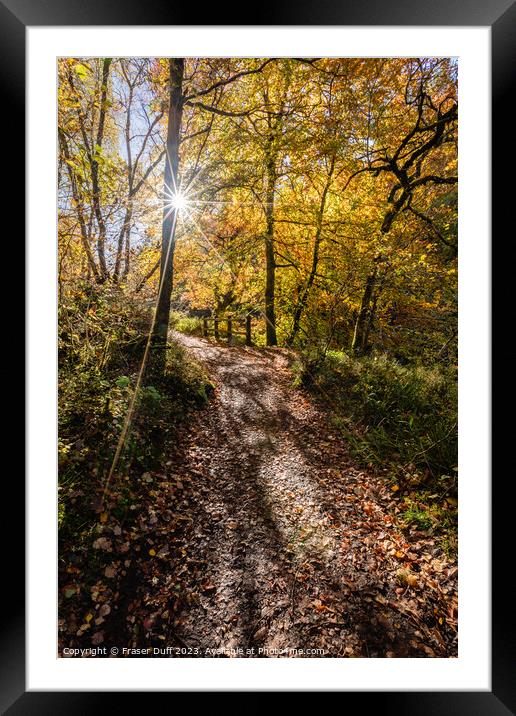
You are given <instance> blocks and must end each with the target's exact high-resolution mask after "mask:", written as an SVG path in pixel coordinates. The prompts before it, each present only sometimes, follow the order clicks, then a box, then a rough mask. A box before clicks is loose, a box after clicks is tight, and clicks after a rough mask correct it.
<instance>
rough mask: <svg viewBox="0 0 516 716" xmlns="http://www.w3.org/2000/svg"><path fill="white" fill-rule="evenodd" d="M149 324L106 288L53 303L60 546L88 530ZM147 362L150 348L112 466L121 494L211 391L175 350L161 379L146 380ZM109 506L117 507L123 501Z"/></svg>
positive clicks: (143, 313) (142, 312) (155, 462)
mask: <svg viewBox="0 0 516 716" xmlns="http://www.w3.org/2000/svg"><path fill="white" fill-rule="evenodd" d="M150 320H151V319H150V315H149V313H148V312H147V310H146V309H144V308H142V307H141V306H139V305H138V304H135V303H133V302H132V301H131V300H129V299H128V298H127V297H125V296H124V295H123V294H122V292H121V291H119V290H118V289H117V288H116V287H113V286H106V287H97V286H95V287H92V286H89V285H84V286H82V287H79V288H78V289H77V290H76V291H75V292H74V293H72V294H70V293H69V294H67V295H66V296H62V297H61V301H60V310H59V411H58V417H59V442H58V464H59V472H58V477H59V480H58V481H59V487H58V492H59V500H58V504H59V510H58V519H59V529H60V535H61V537H62V538H63V539H64V540H67V541H69V540H74V541H76V542H80V540H81V539H82V536H84V535H83V532H84V531H85V530H86V531H87V530H88V529H89V523H90V519H89V518H90V517H92V516H93V513H92V512H91V506H92V504H93V505H94V504H95V502H96V501H98V496H99V494H100V493H101V492H102V490H103V487H104V485H105V480H106V476H107V474H108V471H109V467H110V465H111V462H112V460H113V456H114V454H115V450H116V446H117V443H118V440H119V438H120V435H121V433H122V430H123V426H124V421H125V419H126V416H127V413H128V410H129V406H130V404H131V400H132V398H133V395H134V391H135V386H136V381H137V376H138V371H139V368H140V364H141V360H142V357H143V352H144V349H145V343H146V334H147V333H148V330H149V327H150ZM152 361H153V349H151V352H150V359H149V367H148V369H147V370H146V373H145V375H144V378H143V381H142V384H141V386H140V390H139V392H138V395H137V396H136V401H135V409H134V414H133V419H132V421H131V425H130V429H129V431H128V434H127V438H126V441H125V444H124V449H123V451H122V453H121V457H120V462H119V466H118V468H117V474H120V475H122V476H124V483H123V485H124V487H123V489H125V490H126V491H127V489H128V488H127V481H125V478H126V477H127V476H135V478H136V477H138V476H139V475H141V474H142V473H143V472H145V471H146V470H149V469H156V468H157V467H158V466H159V463H160V461H161V459H162V448H163V445H164V442H165V441H166V440H167V438H168V437H169V436H170V434H171V433H173V431H174V430H176V429H177V428H178V426H179V425H180V424H181V422H182V421H183V419H184V418H185V416H186V415H187V414H188V412H189V411H190V410H191V409H192V408H195V407H196V406H200V405H202V404H204V403H205V402H206V401H207V400H208V398H209V394H210V392H211V390H212V389H213V386H212V385H211V383H210V382H209V380H208V378H207V376H206V375H205V373H204V372H203V370H202V369H201V368H200V367H199V366H198V365H197V364H196V363H194V362H193V361H192V360H191V359H190V358H189V357H187V355H186V354H185V352H184V350H183V349H182V348H181V347H180V346H178V345H176V344H170V345H169V346H168V347H167V349H166V368H165V372H164V374H163V375H160V376H159V377H156V376H153V371H152ZM114 483H115V484H118V482H117V480H114ZM122 491H123V490H122ZM116 501H117V504H118V502H120V503H121V504H122V503H123V501H124V495H123V494H121V493H120V494H119V495H117V498H116Z"/></svg>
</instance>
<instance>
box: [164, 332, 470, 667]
mask: <svg viewBox="0 0 516 716" xmlns="http://www.w3.org/2000/svg"><path fill="white" fill-rule="evenodd" d="M174 338H175V339H176V340H178V341H179V342H180V343H181V344H182V345H183V346H184V347H185V348H186V349H187V350H188V351H189V352H190V353H191V354H192V355H193V356H194V357H195V358H196V359H197V360H199V361H201V362H203V363H204V364H205V365H206V366H207V368H208V370H209V372H210V374H211V376H212V379H213V381H214V382H215V384H216V394H215V398H214V399H213V400H212V402H211V404H210V405H209V407H208V408H207V409H206V410H204V411H201V412H200V414H199V416H198V420H197V424H196V426H195V427H194V429H193V432H192V433H191V434H190V436H189V441H188V445H187V446H185V449H184V451H183V454H184V464H183V465H181V466H179V467H178V468H177V470H176V472H177V476H176V477H177V479H179V480H182V482H181V488H182V489H184V491H185V494H187V497H186V502H187V503H188V505H189V509H190V511H191V512H190V514H191V517H192V520H191V522H190V529H189V530H187V537H186V540H187V541H186V542H185V543H184V555H185V556H186V557H187V560H188V564H189V567H188V569H186V568H185V569H184V570H183V572H184V573H183V575H182V578H183V579H184V580H185V582H186V584H188V585H189V590H190V592H189V593H190V598H189V600H188V601H189V604H188V606H186V605H184V606H183V607H182V608H181V609H180V610H179V611H178V613H177V615H176V618H175V620H174V625H173V631H174V634H175V638H176V640H177V641H178V643H181V644H183V645H184V646H188V647H189V648H190V649H193V650H194V655H199V656H211V655H212V653H213V652H212V651H210V650H221V651H223V652H224V654H225V655H227V656H276V655H277V656H287V655H289V654H290V655H297V656H330V657H331V656H334V657H336V656H349V657H353V656H354V657H375V656H379V657H384V656H386V657H427V656H430V657H431V656H440V657H442V656H456V653H457V643H456V638H455V637H456V635H455V630H454V628H453V626H451V625H452V624H453V622H454V619H455V616H456V615H455V613H454V607H453V604H454V603H455V596H454V595H455V589H456V569H454V568H453V566H452V565H451V564H449V563H448V562H447V561H446V559H445V558H444V557H443V555H442V553H440V551H439V549H438V548H437V547H436V546H435V544H434V542H433V540H432V539H431V537H429V536H425V535H422V534H420V533H419V534H418V533H416V534H415V535H413V536H412V537H411V538H410V542H407V539H408V538H407V537H406V536H403V535H402V534H401V533H400V532H399V531H398V530H397V529H396V528H395V527H394V526H393V520H392V516H391V511H390V510H389V506H390V505H391V506H392V503H393V500H395V499H397V497H396V496H395V495H394V494H393V493H392V492H391V490H390V488H389V486H388V485H386V484H385V482H384V481H383V480H382V479H381V478H379V477H376V476H374V475H372V474H369V473H366V472H364V471H362V470H360V469H358V468H357V467H356V466H355V465H354V464H353V461H352V460H351V459H350V457H349V455H348V454H347V452H346V447H345V444H344V442H343V440H342V438H340V437H339V436H338V434H337V431H336V430H335V429H334V428H333V427H332V424H331V420H330V419H329V416H328V415H327V413H326V411H325V410H324V409H323V408H321V407H319V406H318V405H317V403H316V401H314V400H313V399H311V398H310V397H309V396H307V395H306V394H304V393H303V392H301V391H299V390H296V389H295V388H293V387H292V374H291V372H290V370H289V355H288V353H287V352H285V351H282V350H280V349H269V350H264V349H261V350H259V349H250V348H243V347H231V348H228V347H227V346H224V345H216V344H214V343H211V342H208V341H207V340H204V339H200V338H195V337H191V336H184V335H180V334H176V335H175V336H174ZM174 469H175V468H174ZM183 482H184V485H183ZM407 575H408V576H407ZM314 649H315V650H320V651H317V652H310V651H308V650H314ZM237 650H240V651H237ZM247 650H250V651H247ZM260 650H261V651H260ZM292 650H298V651H292Z"/></svg>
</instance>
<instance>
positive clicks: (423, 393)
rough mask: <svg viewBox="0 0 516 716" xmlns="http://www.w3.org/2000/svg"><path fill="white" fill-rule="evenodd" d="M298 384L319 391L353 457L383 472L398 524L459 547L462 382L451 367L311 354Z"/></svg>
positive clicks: (298, 371) (299, 369) (297, 369)
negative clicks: (397, 505)
mask: <svg viewBox="0 0 516 716" xmlns="http://www.w3.org/2000/svg"><path fill="white" fill-rule="evenodd" d="M294 373H295V383H296V384H298V385H303V386H305V387H308V388H310V389H311V390H314V391H315V392H319V393H320V394H322V396H323V399H325V401H326V402H327V403H328V405H329V407H330V409H331V410H332V414H333V420H334V422H335V423H336V425H337V426H338V428H339V429H340V430H341V431H342V433H343V434H344V435H345V437H346V440H347V442H348V444H349V446H350V449H351V451H352V453H353V455H354V456H355V457H356V458H357V459H358V461H359V462H360V463H361V464H363V465H366V466H369V467H374V468H376V469H378V470H381V471H382V472H383V473H384V474H385V475H386V479H388V480H389V482H390V483H391V484H392V486H393V487H395V489H396V490H397V489H400V492H399V497H400V498H401V499H406V500H407V502H406V504H405V503H404V504H403V505H402V506H401V511H400V517H399V523H400V526H401V527H403V528H406V529H419V530H421V531H431V532H435V533H437V534H440V535H441V537H442V539H443V540H444V541H447V542H448V543H449V544H448V547H449V550H450V551H453V550H454V549H455V543H456V537H454V534H453V533H454V531H455V530H456V503H457V500H456V498H457V382H456V377H455V374H454V372H453V371H452V369H451V368H449V369H448V370H446V369H444V368H442V367H439V368H438V367H434V368H429V367H423V366H421V365H400V364H399V363H398V362H397V361H396V360H394V359H392V358H390V357H388V356H386V355H372V356H364V357H356V356H352V355H349V354H347V353H345V352H342V351H328V352H327V354H326V356H325V357H324V358H321V357H317V356H316V357H314V356H313V355H310V354H308V353H305V354H304V355H301V356H300V358H299V359H298V361H297V362H296V363H295V364H294Z"/></svg>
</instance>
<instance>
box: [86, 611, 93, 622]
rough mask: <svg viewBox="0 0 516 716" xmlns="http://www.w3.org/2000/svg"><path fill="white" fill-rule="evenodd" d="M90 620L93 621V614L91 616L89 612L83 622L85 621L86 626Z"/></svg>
mask: <svg viewBox="0 0 516 716" xmlns="http://www.w3.org/2000/svg"><path fill="white" fill-rule="evenodd" d="M92 619H93V614H92V613H91V612H89V613H88V614H86V616H85V617H84V621H85V622H86V623H87V624H89V623H90V622H91V620H92Z"/></svg>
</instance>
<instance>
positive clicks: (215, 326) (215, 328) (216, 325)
mask: <svg viewBox="0 0 516 716" xmlns="http://www.w3.org/2000/svg"><path fill="white" fill-rule="evenodd" d="M213 332H214V335H215V340H216V341H218V340H219V319H218V316H216V317H215V318H214V319H213Z"/></svg>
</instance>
